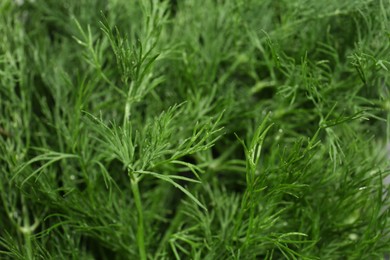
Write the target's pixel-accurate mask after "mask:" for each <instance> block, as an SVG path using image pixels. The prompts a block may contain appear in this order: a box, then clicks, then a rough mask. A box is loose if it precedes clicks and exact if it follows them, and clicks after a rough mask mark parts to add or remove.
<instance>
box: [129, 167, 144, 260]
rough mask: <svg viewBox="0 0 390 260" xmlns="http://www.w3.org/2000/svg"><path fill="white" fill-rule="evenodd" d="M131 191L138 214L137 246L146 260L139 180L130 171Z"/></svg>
mask: <svg viewBox="0 0 390 260" xmlns="http://www.w3.org/2000/svg"><path fill="white" fill-rule="evenodd" d="M129 177H130V185H131V190H132V192H133V195H134V201H135V207H136V208H137V213H138V225H137V244H138V251H139V255H140V259H141V260H146V249H145V230H144V213H143V210H142V202H141V196H140V192H139V188H138V178H137V177H136V176H134V173H132V172H131V171H130V170H129Z"/></svg>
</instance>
